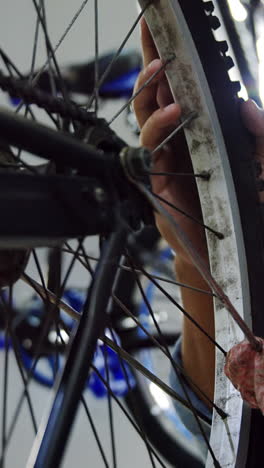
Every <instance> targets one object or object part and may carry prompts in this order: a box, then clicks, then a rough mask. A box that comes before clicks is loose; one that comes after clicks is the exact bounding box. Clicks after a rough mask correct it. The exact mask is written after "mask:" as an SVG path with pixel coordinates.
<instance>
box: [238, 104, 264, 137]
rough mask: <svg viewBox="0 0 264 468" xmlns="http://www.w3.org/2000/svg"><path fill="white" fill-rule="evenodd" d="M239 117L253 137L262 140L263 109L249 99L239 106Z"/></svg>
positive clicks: (263, 135) (263, 129)
mask: <svg viewBox="0 0 264 468" xmlns="http://www.w3.org/2000/svg"><path fill="white" fill-rule="evenodd" d="M241 116H242V120H243V123H244V125H245V126H246V128H247V129H248V130H249V131H250V132H251V133H252V134H253V135H255V136H256V137H261V138H264V109H261V108H260V107H258V105H257V104H256V103H255V101H253V100H252V99H249V100H248V101H246V102H243V103H242V104H241Z"/></svg>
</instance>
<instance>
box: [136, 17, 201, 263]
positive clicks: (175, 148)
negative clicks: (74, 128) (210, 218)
mask: <svg viewBox="0 0 264 468" xmlns="http://www.w3.org/2000/svg"><path fill="white" fill-rule="evenodd" d="M141 39H142V52H143V61H144V68H143V71H142V72H141V73H140V75H139V77H138V80H137V84H136V87H135V92H136V91H137V90H138V89H139V88H141V86H142V85H143V84H144V83H145V82H146V81H147V80H148V79H149V78H150V77H151V76H152V75H153V74H154V73H155V72H157V71H158V70H159V69H160V68H161V67H162V62H161V60H160V59H159V58H158V53H157V50H156V47H155V45H154V42H153V40H152V37H151V35H150V33H149V30H148V27H147V25H146V23H145V21H144V20H143V21H142V22H141ZM134 110H135V114H136V117H137V121H138V124H139V127H140V128H141V144H142V146H145V147H146V148H148V149H149V150H151V151H153V150H154V149H155V148H156V146H158V144H160V143H161V142H162V141H163V140H164V139H165V138H166V137H167V136H168V135H170V133H171V132H172V131H173V130H174V129H175V128H176V126H177V125H178V124H179V119H180V117H181V109H180V106H179V104H178V103H177V102H174V100H173V97H172V94H171V92H170V89H169V86H168V82H167V79H166V76H165V73H164V70H162V71H160V73H158V75H157V76H156V77H155V78H154V79H153V80H152V81H151V82H150V83H149V84H148V85H147V86H146V87H145V88H144V89H143V90H142V91H141V93H140V94H139V95H138V96H137V98H136V99H135V101H134ZM152 172H153V173H155V172H158V173H159V172H162V173H165V172H166V173H171V175H153V176H152V177H151V183H152V190H153V192H154V193H155V194H156V195H158V196H159V197H161V198H163V199H165V200H166V201H167V202H169V203H171V204H172V205H174V206H175V207H177V208H179V209H180V210H181V211H182V212H185V213H187V214H188V215H191V216H192V217H194V218H196V219H198V220H200V221H201V220H202V215H201V209H200V202H199V197H198V192H197V188H196V183H195V179H194V177H193V176H192V174H193V170H192V165H191V160H190V157H189V152H188V149H187V145H186V141H185V137H184V134H183V133H182V132H180V133H178V134H177V135H176V136H174V137H173V138H172V139H171V140H170V142H169V143H168V144H166V146H165V147H164V148H163V149H161V150H159V151H158V152H155V153H154V154H153V166H152ZM175 173H184V174H189V175H185V176H181V175H179V176H175V175H173V174H175ZM164 207H165V208H166V210H167V211H168V212H169V213H170V214H171V215H172V216H173V217H174V219H175V220H176V221H177V222H178V223H179V224H180V226H181V228H182V230H184V232H185V233H186V235H187V236H188V237H189V239H190V240H191V242H192V244H193V246H194V247H195V248H196V250H197V251H198V252H199V253H200V255H202V256H203V258H204V259H205V258H207V249H206V242H205V234H204V229H203V228H202V227H201V226H199V225H198V224H196V223H195V222H193V221H192V220H191V219H190V218H188V217H186V215H184V214H182V213H180V212H179V211H176V209H174V208H172V207H169V206H168V205H166V204H164ZM156 222H157V226H158V228H159V230H160V232H161V234H162V236H163V237H164V238H165V239H166V240H167V242H168V243H169V244H170V245H171V247H172V248H173V249H174V250H176V251H177V254H178V256H180V257H181V258H182V259H183V260H184V261H187V262H188V263H189V262H191V260H190V259H189V257H188V255H187V254H186V252H185V250H184V248H183V246H182V245H181V244H180V242H179V241H178V239H177V237H176V236H175V233H174V231H173V230H172V229H171V227H170V225H169V224H168V222H167V221H166V220H165V219H164V218H162V217H161V216H159V215H156Z"/></svg>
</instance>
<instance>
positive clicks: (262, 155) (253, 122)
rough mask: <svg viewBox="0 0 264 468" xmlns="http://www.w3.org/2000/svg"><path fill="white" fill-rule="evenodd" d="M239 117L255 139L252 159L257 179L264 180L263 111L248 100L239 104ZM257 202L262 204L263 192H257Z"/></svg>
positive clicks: (263, 199) (263, 201) (263, 200)
mask: <svg viewBox="0 0 264 468" xmlns="http://www.w3.org/2000/svg"><path fill="white" fill-rule="evenodd" d="M241 115H242V119H243V122H244V125H245V126H246V128H247V129H248V130H249V132H250V133H251V134H252V135H254V136H255V138H256V140H255V148H254V152H255V154H254V157H255V160H256V161H257V162H258V163H259V167H260V173H259V175H258V177H259V179H260V180H261V179H262V180H264V110H263V109H261V108H259V107H258V106H257V104H256V103H255V102H254V101H252V100H249V101H246V102H243V103H242V104H241ZM259 200H260V202H261V203H264V190H262V191H260V192H259Z"/></svg>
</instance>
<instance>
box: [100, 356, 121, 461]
mask: <svg viewBox="0 0 264 468" xmlns="http://www.w3.org/2000/svg"><path fill="white" fill-rule="evenodd" d="M102 352H103V358H104V366H105V371H106V384H107V389H108V388H110V379H109V368H108V356H107V350H106V349H105V348H103V351H102ZM107 407H108V417H109V430H110V440H111V449H112V450H111V451H112V462H113V468H116V467H117V460H116V443H115V431H114V416H113V407H112V397H111V394H110V393H109V392H107Z"/></svg>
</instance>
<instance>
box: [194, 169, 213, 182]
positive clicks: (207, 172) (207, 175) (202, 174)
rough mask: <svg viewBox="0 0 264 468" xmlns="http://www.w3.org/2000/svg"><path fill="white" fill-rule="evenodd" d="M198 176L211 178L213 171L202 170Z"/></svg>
mask: <svg viewBox="0 0 264 468" xmlns="http://www.w3.org/2000/svg"><path fill="white" fill-rule="evenodd" d="M197 177H199V178H200V179H203V180H210V177H211V172H209V171H202V172H200V173H199V174H197Z"/></svg>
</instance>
